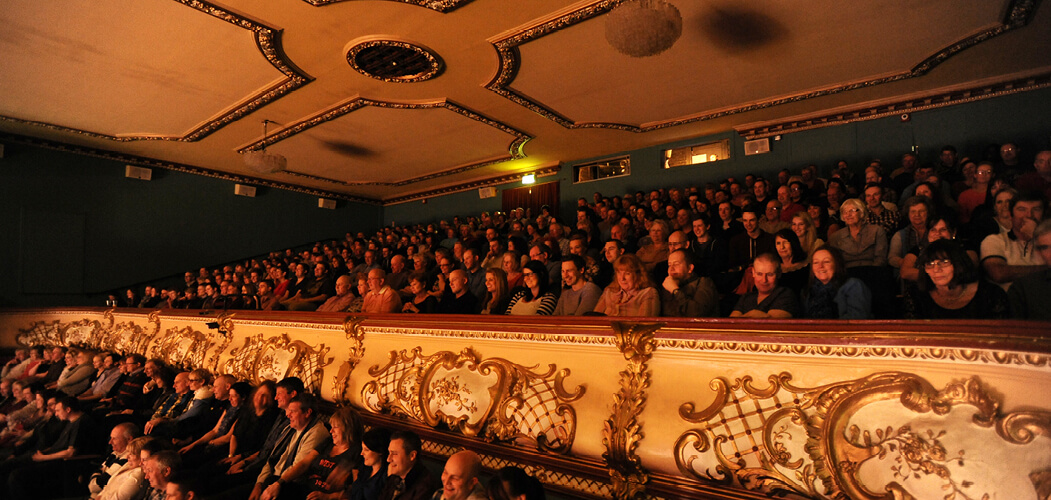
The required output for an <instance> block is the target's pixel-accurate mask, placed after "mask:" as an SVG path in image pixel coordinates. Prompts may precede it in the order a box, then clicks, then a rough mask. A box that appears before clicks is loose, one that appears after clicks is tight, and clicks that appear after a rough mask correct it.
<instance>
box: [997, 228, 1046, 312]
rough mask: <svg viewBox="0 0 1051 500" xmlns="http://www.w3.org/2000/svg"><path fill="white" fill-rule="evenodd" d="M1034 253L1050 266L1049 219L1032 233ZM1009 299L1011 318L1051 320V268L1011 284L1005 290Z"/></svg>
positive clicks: (1030, 274) (1028, 275)
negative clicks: (1049, 299) (1050, 301)
mask: <svg viewBox="0 0 1051 500" xmlns="http://www.w3.org/2000/svg"><path fill="white" fill-rule="evenodd" d="M1033 241H1035V242H1036V253H1038V254H1040V257H1041V258H1042V259H1043V260H1044V262H1046V263H1049V264H1051V219H1046V220H1044V221H1043V222H1041V223H1040V224H1039V225H1037V226H1036V229H1035V230H1034V231H1033ZM1007 294H1008V296H1009V297H1010V299H1011V312H1012V316H1014V317H1015V318H1018V319H1035V320H1044V321H1048V320H1051V307H1048V297H1051V268H1048V267H1046V266H1045V267H1044V269H1043V270H1041V271H1036V272H1033V273H1029V274H1027V275H1025V276H1023V277H1021V278H1019V279H1017V280H1015V281H1014V282H1013V283H1012V284H1011V288H1010V289H1008V290H1007Z"/></svg>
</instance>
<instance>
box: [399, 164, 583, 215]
mask: <svg viewBox="0 0 1051 500" xmlns="http://www.w3.org/2000/svg"><path fill="white" fill-rule="evenodd" d="M561 170H562V166H561V165H553V166H550V167H544V168H540V169H537V170H530V171H529V173H532V174H534V175H536V177H537V178H541V177H548V176H551V175H555V174H557V173H558V172H559V171H561ZM523 173H524V172H517V173H513V174H506V175H500V176H497V177H489V178H486V179H479V180H477V181H471V182H465V183H463V184H456V185H454V186H447V187H443V188H438V189H431V190H428V191H421V192H419V193H413V194H410V195H405V196H399V197H397V198H390V199H386V200H383V205H384V206H388V205H397V204H399V203H406V202H410V201H415V200H422V199H425V198H434V197H437V196H442V195H446V194H452V193H458V192H460V191H468V190H471V189H477V188H482V187H486V186H495V185H499V184H506V183H508V182H516V181H520V180H522V174H523Z"/></svg>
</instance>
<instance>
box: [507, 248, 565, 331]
mask: <svg viewBox="0 0 1051 500" xmlns="http://www.w3.org/2000/svg"><path fill="white" fill-rule="evenodd" d="M505 255H506V254H505ZM549 281H550V280H548V278H547V267H546V266H544V265H543V264H541V263H540V261H538V260H531V261H529V262H527V263H526V265H525V268H523V269H522V287H521V288H520V289H519V290H518V292H516V293H515V294H514V295H512V296H511V302H510V303H509V304H508V305H507V313H506V314H510V315H514V316H532V315H540V316H548V315H550V314H551V312H552V311H554V310H555V306H556V305H558V297H555V294H554V293H552V292H550V291H548V286H549V285H548V283H549Z"/></svg>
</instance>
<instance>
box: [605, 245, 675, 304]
mask: <svg viewBox="0 0 1051 500" xmlns="http://www.w3.org/2000/svg"><path fill="white" fill-rule="evenodd" d="M613 269H614V274H615V276H616V277H615V279H614V280H613V282H612V283H610V285H609V286H607V287H606V289H605V290H604V291H603V292H602V297H600V298H599V301H598V303H597V304H595V312H596V313H600V314H605V315H606V316H657V315H658V314H660V298H659V295H658V293H657V289H656V288H654V287H653V285H652V284H651V283H650V279H649V274H648V273H647V272H646V270H645V269H644V268H643V266H642V262H641V261H640V260H639V258H638V257H636V256H635V254H630V253H628V254H624V255H621V256H620V257H619V258H618V259H617V261H616V262H614V263H613Z"/></svg>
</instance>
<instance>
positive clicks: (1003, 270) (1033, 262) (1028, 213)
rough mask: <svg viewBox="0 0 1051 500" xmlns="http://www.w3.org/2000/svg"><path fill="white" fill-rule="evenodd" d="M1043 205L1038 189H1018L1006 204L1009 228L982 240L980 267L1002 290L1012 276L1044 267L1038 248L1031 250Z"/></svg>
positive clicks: (1042, 214) (1014, 277) (1013, 277)
mask: <svg viewBox="0 0 1051 500" xmlns="http://www.w3.org/2000/svg"><path fill="white" fill-rule="evenodd" d="M1046 205H1047V200H1045V199H1044V198H1043V196H1042V195H1040V194H1038V193H1019V195H1018V196H1016V197H1015V198H1014V199H1012V200H1011V204H1010V207H1009V210H1010V213H1011V230H1010V231H1009V232H1006V233H999V234H994V235H991V236H988V237H986V238H985V239H984V240H982V246H981V258H982V268H983V269H984V270H985V272H986V275H987V276H988V277H989V280H990V281H992V282H994V283H997V284H999V285H1000V287H1001V288H1003V289H1004V290H1007V289H1008V288H1009V287H1010V286H1011V283H1012V282H1013V281H1014V280H1016V279H1019V278H1022V277H1024V276H1027V275H1029V274H1032V273H1035V272H1038V271H1042V270H1044V269H1046V268H1047V265H1048V264H1047V263H1045V262H1044V259H1043V257H1042V256H1041V255H1040V252H1034V251H1033V246H1034V244H1033V243H1034V241H1033V232H1034V231H1035V230H1036V226H1037V224H1039V223H1040V222H1041V221H1042V220H1043V219H1044V208H1045V206H1046Z"/></svg>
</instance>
